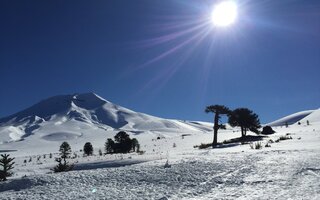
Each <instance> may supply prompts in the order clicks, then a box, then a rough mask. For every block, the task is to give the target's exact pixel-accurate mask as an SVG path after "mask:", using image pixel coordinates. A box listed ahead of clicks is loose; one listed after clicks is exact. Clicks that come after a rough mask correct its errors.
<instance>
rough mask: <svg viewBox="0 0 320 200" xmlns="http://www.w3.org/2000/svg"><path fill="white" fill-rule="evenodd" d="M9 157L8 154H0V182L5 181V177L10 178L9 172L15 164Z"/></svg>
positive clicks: (10, 173)
mask: <svg viewBox="0 0 320 200" xmlns="http://www.w3.org/2000/svg"><path fill="white" fill-rule="evenodd" d="M9 156H10V155H9V154H1V159H0V166H1V167H2V170H0V181H6V180H7V177H9V176H12V172H11V170H12V169H13V165H14V163H15V162H12V161H13V160H14V158H10V157H9Z"/></svg>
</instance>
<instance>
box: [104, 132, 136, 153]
mask: <svg viewBox="0 0 320 200" xmlns="http://www.w3.org/2000/svg"><path fill="white" fill-rule="evenodd" d="M114 140H115V141H113V140H112V139H111V138H108V139H107V141H106V143H105V152H106V153H107V154H108V153H129V152H132V151H137V152H138V151H140V145H139V142H138V140H137V139H136V138H133V139H131V138H130V136H129V135H128V134H127V133H126V132H125V131H120V132H119V133H117V134H116V135H115V136H114Z"/></svg>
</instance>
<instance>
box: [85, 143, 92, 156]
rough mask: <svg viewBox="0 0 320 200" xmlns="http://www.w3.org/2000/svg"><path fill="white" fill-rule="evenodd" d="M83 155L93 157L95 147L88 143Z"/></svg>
mask: <svg viewBox="0 0 320 200" xmlns="http://www.w3.org/2000/svg"><path fill="white" fill-rule="evenodd" d="M83 153H84V154H85V155H87V156H91V155H92V154H93V146H92V144H91V143H90V142H86V143H85V144H84V146H83Z"/></svg>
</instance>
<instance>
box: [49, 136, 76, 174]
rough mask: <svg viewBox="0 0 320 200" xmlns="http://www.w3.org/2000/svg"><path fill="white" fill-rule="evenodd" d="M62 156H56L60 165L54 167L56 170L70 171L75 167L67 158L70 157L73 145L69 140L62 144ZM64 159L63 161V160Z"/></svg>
mask: <svg viewBox="0 0 320 200" xmlns="http://www.w3.org/2000/svg"><path fill="white" fill-rule="evenodd" d="M59 151H60V158H56V161H57V162H58V165H57V166H55V167H54V168H53V171H54V172H63V171H70V170H71V169H72V168H73V165H72V164H71V165H70V164H69V163H68V162H67V160H66V159H67V158H69V157H70V154H71V147H70V145H69V143H68V142H63V143H62V144H61V145H60V149H59ZM62 161H63V162H62Z"/></svg>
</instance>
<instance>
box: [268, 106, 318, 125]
mask: <svg viewBox="0 0 320 200" xmlns="http://www.w3.org/2000/svg"><path fill="white" fill-rule="evenodd" d="M314 111H315V110H306V111H301V112H297V113H294V114H291V115H288V116H285V117H283V118H281V119H278V120H276V121H273V122H270V123H268V124H266V125H268V126H284V125H285V124H286V123H288V125H291V124H294V123H297V122H298V121H300V120H301V119H303V118H305V117H306V116H308V115H310V114H311V113H312V112H314Z"/></svg>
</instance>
